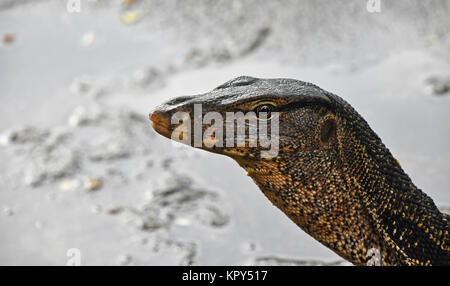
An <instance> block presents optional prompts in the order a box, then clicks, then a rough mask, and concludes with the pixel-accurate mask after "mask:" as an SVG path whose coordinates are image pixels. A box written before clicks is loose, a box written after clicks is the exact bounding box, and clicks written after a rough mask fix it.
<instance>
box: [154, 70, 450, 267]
mask: <svg viewBox="0 0 450 286" xmlns="http://www.w3.org/2000/svg"><path fill="white" fill-rule="evenodd" d="M194 104H202V108H203V115H204V114H206V113H207V112H211V111H215V112H218V113H220V114H221V115H222V116H223V117H224V118H225V116H226V114H225V113H226V112H236V111H243V112H249V111H255V112H258V111H259V110H268V109H267V107H269V110H270V111H271V112H278V114H279V117H278V119H279V138H277V139H278V140H279V153H278V156H276V157H275V158H272V159H263V158H261V156H260V152H261V151H262V150H263V148H261V147H260V146H258V147H248V145H247V147H217V146H213V147H207V146H206V144H203V145H202V147H200V148H201V149H204V150H207V151H210V152H214V153H219V154H223V155H226V156H229V157H231V158H233V159H235V160H236V161H237V162H238V164H239V165H240V166H241V167H243V168H244V169H245V170H247V172H248V175H249V176H250V177H251V178H252V179H253V180H254V182H255V183H256V184H257V185H258V186H259V188H260V189H261V191H262V192H263V193H264V195H265V196H266V197H267V198H268V199H269V200H270V201H271V202H272V203H273V204H274V205H275V206H277V207H278V208H280V209H281V210H282V211H283V212H284V213H285V214H286V215H287V216H288V217H289V218H290V219H291V220H292V221H293V222H294V223H296V224H297V225H298V226H299V227H300V228H302V229H303V230H304V231H306V232H307V233H308V234H310V235H311V236H312V237H314V238H315V239H317V240H318V241H320V242H321V243H322V244H323V245H325V246H327V247H328V248H330V249H331V250H333V251H334V252H336V253H337V254H338V255H340V256H341V257H343V258H344V259H346V260H348V261H350V262H352V263H353V264H355V265H366V263H367V262H368V260H369V259H370V255H368V251H369V250H370V249H376V250H378V251H379V253H380V255H381V256H380V258H381V261H380V263H381V265H450V240H449V230H450V223H449V219H450V217H449V216H448V215H445V214H443V213H441V212H440V211H439V210H438V209H437V207H436V206H435V204H434V203H433V200H432V199H431V198H430V197H428V196H427V195H426V194H425V193H423V192H422V191H421V190H420V189H418V188H417V187H416V186H415V185H414V184H413V183H412V181H411V179H410V178H409V176H408V175H407V174H406V173H405V172H404V171H403V169H402V168H401V166H400V164H399V163H398V161H397V160H396V159H395V158H394V157H393V156H392V155H391V153H390V151H389V150H388V149H387V148H386V147H385V146H384V144H383V143H382V142H381V140H380V138H379V137H378V136H377V135H376V134H375V132H374V131H372V129H371V128H370V127H369V125H368V124H367V122H366V121H365V120H364V119H363V118H362V117H361V116H360V115H359V114H358V113H357V112H356V111H355V110H354V109H353V108H352V107H351V106H350V105H349V104H348V103H347V102H345V101H344V100H343V99H341V98H340V97H338V96H336V95H334V94H331V93H329V92H327V91H325V90H322V89H320V88H319V87H317V86H315V85H313V84H310V83H306V82H302V81H297V80H292V79H257V78H251V77H239V78H236V79H234V80H231V81H229V82H227V83H225V84H223V85H221V86H219V87H218V88H216V89H214V90H212V91H211V92H208V93H205V94H202V95H198V96H193V97H179V98H176V99H174V100H171V101H169V102H166V103H165V104H163V105H161V106H159V107H157V108H156V109H155V110H154V111H153V112H152V113H151V114H150V119H151V121H152V125H153V127H154V128H155V130H156V131H157V132H159V133H160V134H162V135H163V136H166V137H168V138H171V135H172V132H173V131H174V130H175V128H176V127H177V125H171V124H170V118H171V116H172V115H173V114H174V113H175V112H177V111H184V112H188V113H189V115H190V116H191V118H192V117H193V106H194ZM263 105H264V106H265V108H264V109H261V106H263ZM192 119H193V118H192ZM258 120H259V119H258ZM247 125H248V124H247ZM269 126H270V125H269ZM206 127H207V126H204V127H203V130H205V129H206ZM247 127H248V126H247ZM224 128H225V126H224ZM224 134H225V133H224ZM184 135H187V136H191V137H190V138H192V134H184ZM191 142H192V141H191ZM203 143H205V142H203Z"/></svg>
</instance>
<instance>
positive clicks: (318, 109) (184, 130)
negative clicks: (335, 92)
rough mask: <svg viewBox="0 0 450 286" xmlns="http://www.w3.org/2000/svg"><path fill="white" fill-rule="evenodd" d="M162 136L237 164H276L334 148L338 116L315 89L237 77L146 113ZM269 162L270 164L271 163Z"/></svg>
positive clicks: (282, 81)
mask: <svg viewBox="0 0 450 286" xmlns="http://www.w3.org/2000/svg"><path fill="white" fill-rule="evenodd" d="M149 118H150V120H151V122H152V126H153V128H154V129H155V130H156V131H157V132H158V133H160V134H161V135H163V136H165V137H167V138H170V139H172V140H175V141H179V142H182V143H185V144H188V145H191V146H193V147H197V148H201V149H204V150H207V151H210V152H214V153H220V154H223V155H226V156H229V157H231V158H233V159H235V160H236V161H238V162H239V163H240V162H246V161H248V162H251V163H253V164H257V162H265V163H267V164H270V162H271V161H276V159H275V158H276V157H278V155H279V154H280V153H292V152H296V151H300V150H301V149H303V151H305V152H303V154H306V152H307V151H312V149H315V151H320V150H322V151H325V152H327V153H329V152H330V150H333V148H332V146H333V144H334V145H335V143H336V140H335V138H336V128H337V125H336V123H337V122H336V117H335V116H334V115H333V112H332V109H331V101H330V100H329V98H328V97H327V96H326V95H325V94H324V93H322V90H321V89H320V88H318V87H317V86H315V85H313V84H310V83H305V82H301V81H297V80H290V79H257V78H253V77H248V76H241V77H238V78H236V79H233V80H231V81H228V82H226V83H224V84H222V85H220V86H219V87H217V88H215V89H214V90H212V91H210V92H208V93H205V94H201V95H197V96H181V97H177V98H175V99H172V100H169V101H167V102H165V103H164V104H162V105H160V106H158V107H156V108H155V109H154V110H153V111H152V112H151V113H150V115H149ZM270 159H273V160H270Z"/></svg>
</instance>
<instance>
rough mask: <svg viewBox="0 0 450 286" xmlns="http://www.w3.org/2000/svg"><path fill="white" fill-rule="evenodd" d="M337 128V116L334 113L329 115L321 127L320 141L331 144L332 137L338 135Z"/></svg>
mask: <svg viewBox="0 0 450 286" xmlns="http://www.w3.org/2000/svg"><path fill="white" fill-rule="evenodd" d="M336 128H337V122H336V118H335V117H334V116H333V115H331V116H327V117H326V118H325V120H324V121H323V122H322V126H321V128H320V142H321V143H322V144H324V145H325V146H327V145H329V144H330V143H331V141H332V139H333V138H335V137H336Z"/></svg>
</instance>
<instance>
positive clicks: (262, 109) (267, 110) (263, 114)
mask: <svg viewBox="0 0 450 286" xmlns="http://www.w3.org/2000/svg"><path fill="white" fill-rule="evenodd" d="M272 109H273V106H272V105H270V104H264V105H260V106H258V107H257V108H255V113H256V116H257V117H258V118H259V119H270V118H271V117H272Z"/></svg>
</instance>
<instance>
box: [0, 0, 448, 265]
mask: <svg viewBox="0 0 450 286" xmlns="http://www.w3.org/2000/svg"><path fill="white" fill-rule="evenodd" d="M67 2H68V1H66V0H61V1H25V0H22V1H17V0H14V1H13V0H1V1H0V36H1V43H0V98H1V105H0V116H1V120H0V211H1V212H0V264H1V265H65V264H66V263H67V262H68V261H69V260H70V258H71V257H72V256H71V255H72V252H70V251H69V253H68V250H70V249H74V248H75V249H77V250H79V253H80V254H81V264H82V265H191V264H194V265H242V264H245V265H311V264H312V265H322V264H332V265H336V264H345V263H343V262H342V260H341V259H340V258H339V257H338V256H337V255H335V254H334V253H333V252H331V251H330V250H328V249H326V248H325V247H323V246H322V245H320V244H319V243H318V242H316V241H315V240H313V239H312V238H310V237H309V236H308V235H307V234H305V233H304V232H303V231H301V230H300V229H298V228H297V226H295V225H294V224H293V223H291V222H290V221H289V219H288V218H287V217H285V215H284V214H282V213H281V211H279V210H278V209H276V208H275V207H274V206H272V205H271V204H270V202H269V201H267V200H266V199H265V198H264V196H263V195H262V194H261V192H260V191H259V190H258V188H257V187H256V186H255V185H254V184H253V182H252V181H251V179H250V178H249V177H247V176H246V175H245V172H244V170H242V169H240V168H239V167H238V165H237V164H236V163H235V162H233V161H232V160H231V159H229V158H226V157H222V156H218V155H213V154H209V153H206V152H202V151H199V150H194V149H192V148H184V147H179V146H175V145H173V144H172V143H171V142H170V141H169V140H167V139H165V138H162V137H161V136H158V135H157V134H155V133H154V132H153V130H152V129H151V126H150V123H149V121H148V118H147V116H148V112H149V111H150V110H151V108H152V107H154V106H155V105H157V104H159V103H161V102H162V101H164V100H166V99H168V98H169V97H175V96H179V95H187V94H198V93H203V92H206V91H208V90H210V89H212V88H214V87H216V86H218V85H219V84H221V83H223V82H225V81H227V80H229V79H231V78H233V77H236V76H239V75H250V76H256V77H290V78H296V79H300V80H303V81H310V82H313V83H315V84H317V85H319V86H321V87H322V88H324V89H326V90H329V91H331V92H333V93H336V94H338V95H340V96H341V97H343V98H345V99H346V100H347V101H349V102H350V103H351V104H352V105H353V106H354V107H355V108H356V109H357V110H358V111H359V112H360V113H361V114H362V115H363V116H364V117H365V118H366V120H367V121H368V122H369V124H370V125H371V126H372V128H373V129H374V130H375V131H376V132H377V133H378V135H380V137H381V138H382V139H383V141H384V143H385V144H386V145H387V146H388V147H389V148H390V150H391V151H392V153H393V154H394V156H396V157H397V159H398V160H399V161H400V162H401V164H402V166H403V168H404V169H405V170H406V172H407V173H408V174H409V175H410V176H411V177H412V178H413V181H414V182H415V183H416V184H417V186H418V187H419V188H421V189H423V190H424V191H425V192H426V193H428V194H429V195H430V196H431V197H432V198H433V199H434V200H435V202H436V203H437V205H438V206H442V208H446V205H448V204H449V203H450V189H449V187H448V186H449V182H450V181H449V180H450V179H449V174H450V160H449V159H450V151H449V142H450V126H449V122H450V113H449V110H450V61H449V55H450V17H449V15H450V3H449V2H448V1H446V0H442V1H438V0H434V1H431V0H428V1H424V0H422V1H419V0H417V1H392V0H390V1H388V0H381V1H380V4H381V5H380V10H379V11H376V10H377V7H376V3H375V2H376V1H375V2H374V3H375V4H374V5H375V6H374V5H369V8H368V5H367V2H368V1H367V0H355V1H294V0H292V1H288V0H283V1H273V0H270V1H261V0H248V1H246V0H233V1H231V0H223V1H212V0H211V1H198V0H192V1H191V0H185V1H174V0H160V1H157V0H153V1H137V0H135V1H130V0H128V1H106V0H104V1H100V0H98V1H88V0H80V1H79V2H80V6H79V8H80V11H79V12H76V11H72V10H70V9H69V10H68V9H67ZM369 4H370V3H369ZM71 7H72V8H73V6H71ZM75 8H76V7H75ZM374 9H375V10H374ZM70 11H72V12H70ZM68 254H69V255H68Z"/></svg>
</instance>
